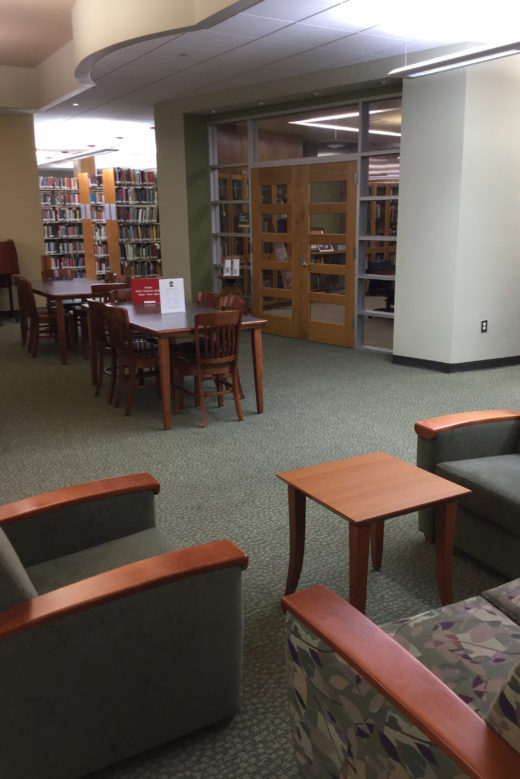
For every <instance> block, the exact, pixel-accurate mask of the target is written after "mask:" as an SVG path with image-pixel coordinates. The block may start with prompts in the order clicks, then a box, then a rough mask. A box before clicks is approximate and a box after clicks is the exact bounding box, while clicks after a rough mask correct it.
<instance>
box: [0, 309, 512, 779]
mask: <svg viewBox="0 0 520 779" xmlns="http://www.w3.org/2000/svg"><path fill="white" fill-rule="evenodd" d="M0 359H1V365H2V370H1V376H0V388H1V390H0V397H1V403H2V425H1V445H0V447H1V448H0V453H1V458H2V477H1V478H2V496H1V500H2V502H8V501H11V500H16V499H18V498H21V497H24V496H27V495H32V494H35V493H37V492H42V491H45V490H47V489H52V488H56V487H62V486H65V485H68V484H74V483H78V482H82V481H88V480H91V479H96V478H102V477H106V476H115V475H120V474H124V473H131V472H138V471H149V472H150V473H151V474H152V475H153V476H155V477H156V478H157V479H159V481H160V482H161V492H160V495H159V496H158V498H157V501H156V504H157V517H158V525H159V526H160V528H161V529H162V530H163V531H164V533H166V534H167V535H168V536H169V537H170V538H171V540H172V542H173V543H174V544H175V545H176V546H178V547H183V546H189V545H193V544H196V543H199V542H203V541H209V540H214V539H219V538H231V539H232V540H233V541H235V542H236V543H237V544H238V545H239V546H241V547H242V548H243V549H244V550H245V551H246V552H247V553H248V554H249V557H250V565H249V568H248V570H247V571H246V572H245V574H244V577H243V582H244V624H245V662H244V679H243V704H242V710H241V712H240V714H239V715H237V716H236V717H235V719H234V721H233V722H232V724H231V725H230V726H229V727H228V728H227V729H225V730H221V731H217V732H208V733H204V734H202V735H197V736H193V737H188V738H185V739H182V740H180V741H177V742H175V743H171V744H167V745H165V746H163V747H160V748H158V749H156V750H154V751H152V752H148V753H146V754H144V755H141V756H139V757H137V758H135V759H132V760H129V761H126V762H125V763H123V764H119V765H117V766H113V767H111V768H109V769H106V770H105V771H102V772H99V773H98V774H96V777H97V779H123V778H124V779H151V778H152V777H153V779H170V777H183V778H184V777H186V779H188V777H189V778H190V779H198V777H201V778H202V777H204V779H212V778H214V777H223V778H224V777H225V778H226V779H231V778H232V779H235V778H236V779H248V778H249V777H251V778H252V777H266V779H267V777H269V778H271V779H272V778H273V777H275V778H278V777H280V778H281V777H294V776H296V775H297V774H296V768H295V762H294V759H293V755H292V748H291V741H290V732H289V725H288V717H287V713H286V694H285V677H284V634H283V616H282V613H281V610H280V598H281V596H282V593H283V589H284V584H285V577H286V573H287V561H288V546H289V537H288V519H287V494H286V486H285V484H283V483H282V482H281V481H280V480H279V479H277V478H276V473H277V472H278V471H281V470H288V469H291V468H299V467H303V466H306V465H312V464H315V463H319V462H325V461H327V460H335V459H340V458H343V457H349V456H352V455H357V454H363V453H366V452H370V451H377V450H383V451H386V452H388V453H390V454H393V455H395V456H397V457H401V458H403V459H404V460H407V461H409V462H414V461H415V446H416V439H415V434H414V431H413V424H414V422H415V421H416V420H418V419H424V418H426V417H430V416H436V415H439V414H445V413H450V412H455V411H462V410H468V409H483V408H517V407H518V402H519V401H518V386H519V375H520V369H519V368H518V367H507V368H500V369H495V370H488V371H476V372H467V373H456V374H451V375H450V374H441V373H434V372H431V371H426V370H421V369H416V368H409V367H403V366H396V365H393V364H392V362H391V359H390V357H389V356H388V355H383V354H376V353H370V352H361V351H359V352H356V351H354V350H349V349H342V348H339V347H334V346H326V345H322V344H312V343H306V342H303V341H295V340H291V339H285V338H280V337H275V336H264V388H265V413H264V414H263V415H258V414H256V412H255V396H254V386H253V379H252V367H251V353H250V348H249V338H246V339H245V340H244V342H243V344H242V353H241V360H240V374H241V380H242V384H243V387H244V391H245V394H246V398H245V400H244V404H243V405H244V413H245V421H244V422H242V423H239V422H238V421H237V419H236V416H235V411H234V406H233V402H232V399H231V398H230V397H229V398H227V399H226V403H225V406H224V408H222V409H217V408H216V405H215V406H213V407H212V408H210V410H209V413H208V427H207V428H206V429H203V428H201V426H200V421H201V420H200V413H199V411H198V410H197V409H195V408H193V407H189V406H188V407H187V408H186V409H185V411H184V412H183V414H182V415H179V416H177V417H174V419H173V428H172V430H170V431H164V430H163V429H162V414H161V409H160V401H159V398H158V397H157V395H156V394H155V393H154V391H153V390H152V391H149V392H140V393H137V397H136V399H135V402H134V408H133V412H132V416H131V417H130V418H125V417H124V416H123V411H122V410H118V409H114V408H113V407H111V406H108V405H107V403H106V390H105V393H104V397H99V398H95V397H94V394H93V388H92V386H91V384H90V383H89V369H88V363H87V362H85V361H83V360H82V359H81V358H80V357H79V356H73V357H72V358H71V360H70V363H69V365H67V366H62V365H61V364H60V362H59V359H58V353H57V348H56V345H55V344H53V343H52V342H42V344H41V347H40V354H39V356H38V358H37V359H35V360H33V359H31V358H30V357H29V356H28V355H27V353H26V352H25V351H23V350H22V349H21V347H20V342H19V327H18V325H16V324H13V323H8V322H6V323H5V324H4V325H3V326H0ZM187 402H188V403H189V401H187ZM210 402H211V401H210ZM347 551H348V530H347V527H346V525H345V523H343V522H342V521H341V520H340V519H338V518H337V517H336V516H334V515H332V514H331V513H330V512H327V511H325V510H324V509H322V508H321V507H319V506H317V505H315V504H312V503H311V504H309V507H308V531H307V548H306V556H305V562H304V566H303V572H302V577H301V580H300V587H301V588H304V587H308V586H311V585H314V584H318V583H321V584H325V585H327V586H328V587H330V588H331V589H333V590H335V591H336V592H338V593H339V594H340V595H342V596H343V597H347V596H348V591H347V582H348V554H347ZM433 554H434V552H433V548H432V547H431V546H429V545H426V544H425V543H424V541H423V537H422V534H420V533H419V532H418V530H417V527H416V518H415V516H408V517H404V518H400V519H396V520H392V521H391V522H390V523H388V524H387V527H386V530H385V549H384V555H383V567H382V570H381V571H380V572H378V573H374V572H372V573H370V574H369V583H368V602H367V614H368V616H369V617H370V618H372V619H373V620H374V621H376V622H378V623H381V622H383V621H386V620H388V619H393V618H397V617H399V616H404V615H407V614H413V613H417V612H419V611H422V610H424V609H427V608H430V607H435V606H437V605H438V595H437V591H436V587H435V576H434V557H433ZM501 581H502V578H501V577H500V576H499V575H498V574H495V573H494V572H493V571H490V570H488V569H486V568H484V567H482V566H480V565H478V564H477V563H475V562H474V561H472V560H470V559H469V558H466V557H463V556H462V555H459V554H456V559H455V564H454V591H455V597H456V599H461V598H464V597H467V596H469V595H471V594H475V593H478V592H480V591H481V590H483V589H484V588H486V587H490V586H493V585H494V584H497V583H499V582H501Z"/></svg>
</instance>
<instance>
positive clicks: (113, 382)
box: [108, 352, 117, 404]
mask: <svg viewBox="0 0 520 779" xmlns="http://www.w3.org/2000/svg"><path fill="white" fill-rule="evenodd" d="M116 378H117V359H116V355H115V352H112V359H111V362H110V388H109V390H108V403H109V404H110V403H112V401H113V400H114V390H115V388H116Z"/></svg>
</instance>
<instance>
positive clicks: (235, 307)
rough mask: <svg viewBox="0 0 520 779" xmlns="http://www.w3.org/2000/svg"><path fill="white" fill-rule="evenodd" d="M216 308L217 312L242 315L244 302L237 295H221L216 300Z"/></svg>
mask: <svg viewBox="0 0 520 779" xmlns="http://www.w3.org/2000/svg"><path fill="white" fill-rule="evenodd" d="M217 308H218V310H219V311H241V312H242V313H244V308H245V300H244V298H241V297H239V296H238V295H223V296H222V297H220V298H218V301H217Z"/></svg>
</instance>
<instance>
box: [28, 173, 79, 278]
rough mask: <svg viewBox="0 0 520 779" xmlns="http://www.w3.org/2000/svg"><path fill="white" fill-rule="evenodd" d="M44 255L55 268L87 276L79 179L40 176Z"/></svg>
mask: <svg viewBox="0 0 520 779" xmlns="http://www.w3.org/2000/svg"><path fill="white" fill-rule="evenodd" d="M39 179H40V205H41V209H42V222H43V231H44V240H45V254H46V255H48V256H49V257H51V258H52V263H53V265H52V267H54V268H73V269H74V271H75V272H76V273H77V274H78V275H83V276H84V275H85V255H84V243H83V229H82V219H81V209H80V198H79V189H78V180H77V178H75V177H74V178H72V177H59V176H40V177H39Z"/></svg>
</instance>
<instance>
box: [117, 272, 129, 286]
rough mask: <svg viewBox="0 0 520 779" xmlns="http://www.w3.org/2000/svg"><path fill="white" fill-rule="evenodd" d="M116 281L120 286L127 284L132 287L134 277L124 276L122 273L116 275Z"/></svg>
mask: <svg viewBox="0 0 520 779" xmlns="http://www.w3.org/2000/svg"><path fill="white" fill-rule="evenodd" d="M114 281H116V282H117V283H118V284H126V286H127V287H131V286H132V277H131V276H123V275H122V274H121V273H116V277H115V279H114Z"/></svg>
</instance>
